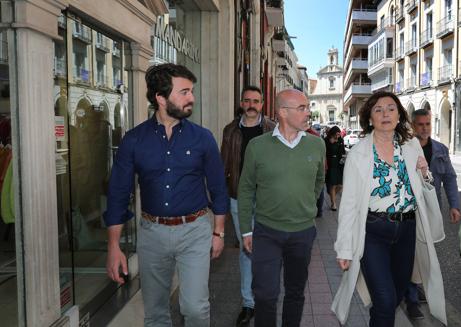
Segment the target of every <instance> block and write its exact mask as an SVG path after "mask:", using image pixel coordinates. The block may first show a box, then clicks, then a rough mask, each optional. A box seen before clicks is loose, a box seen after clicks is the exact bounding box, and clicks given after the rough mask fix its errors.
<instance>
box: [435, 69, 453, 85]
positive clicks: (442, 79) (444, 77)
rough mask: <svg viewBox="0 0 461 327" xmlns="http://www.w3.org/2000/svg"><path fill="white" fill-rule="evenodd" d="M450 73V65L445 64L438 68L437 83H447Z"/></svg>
mask: <svg viewBox="0 0 461 327" xmlns="http://www.w3.org/2000/svg"><path fill="white" fill-rule="evenodd" d="M451 75H452V65H446V66H443V67H440V68H439V79H438V80H437V83H438V84H445V83H449V82H450V79H451Z"/></svg>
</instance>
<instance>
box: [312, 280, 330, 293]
mask: <svg viewBox="0 0 461 327" xmlns="http://www.w3.org/2000/svg"><path fill="white" fill-rule="evenodd" d="M308 286H309V293H310V294H311V296H312V294H313V293H327V292H331V289H330V285H329V284H328V283H311V282H309V285H308Z"/></svg>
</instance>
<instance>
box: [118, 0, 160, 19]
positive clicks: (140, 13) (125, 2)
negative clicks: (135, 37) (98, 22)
mask: <svg viewBox="0 0 461 327" xmlns="http://www.w3.org/2000/svg"><path fill="white" fill-rule="evenodd" d="M117 2H118V3H120V4H121V5H122V6H124V7H125V8H126V9H128V10H129V11H131V12H132V13H133V14H134V15H136V16H137V17H139V18H140V19H141V20H142V21H144V22H145V23H146V24H148V25H153V24H154V23H155V21H156V18H155V17H156V16H159V15H162V14H157V13H156V12H155V11H154V8H150V7H149V6H150V5H151V4H152V2H153V1H146V5H147V6H148V7H149V8H148V9H149V10H150V11H147V10H146V7H144V6H143V5H142V4H141V3H140V2H138V1H137V0H117ZM161 2H163V1H161ZM148 3H149V4H148ZM157 7H158V6H156V7H155V10H157V9H158V8H157ZM167 12H168V10H167Z"/></svg>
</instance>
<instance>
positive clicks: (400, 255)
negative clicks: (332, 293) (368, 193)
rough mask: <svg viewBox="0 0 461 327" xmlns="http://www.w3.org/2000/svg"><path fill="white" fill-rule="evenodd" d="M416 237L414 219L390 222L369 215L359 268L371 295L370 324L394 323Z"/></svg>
mask: <svg viewBox="0 0 461 327" xmlns="http://www.w3.org/2000/svg"><path fill="white" fill-rule="evenodd" d="M415 237H416V222H415V220H414V219H413V220H405V221H403V222H393V221H389V220H388V219H386V218H378V217H375V216H373V214H372V213H369V214H368V219H367V224H366V236H365V250H364V253H363V257H362V259H361V261H360V267H361V270H362V273H363V277H364V278H365V281H366V283H367V287H368V290H369V292H370V296H371V302H372V307H371V309H370V325H369V326H370V327H393V326H394V321H395V309H396V307H397V305H399V303H400V301H401V300H402V297H403V294H404V293H405V291H406V289H407V287H408V283H409V282H410V279H411V273H412V271H413V261H414V257H415Z"/></svg>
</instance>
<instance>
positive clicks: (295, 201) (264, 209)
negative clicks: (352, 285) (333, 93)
mask: <svg viewBox="0 0 461 327" xmlns="http://www.w3.org/2000/svg"><path fill="white" fill-rule="evenodd" d="M275 109H276V113H277V115H278V119H279V124H277V126H276V127H275V129H274V131H273V133H266V134H263V135H261V136H259V137H256V138H254V139H252V140H251V141H250V143H249V144H248V147H247V149H246V152H245V161H244V164H243V170H242V174H241V177H240V181H239V187H238V214H239V219H240V231H241V233H242V236H243V243H244V246H245V249H246V250H247V251H248V252H250V253H252V270H253V283H252V287H253V293H254V297H255V327H263V326H264V327H275V326H276V321H277V298H278V295H279V292H280V269H281V267H282V263H283V267H284V285H285V297H284V300H283V313H282V326H286V327H288V326H289V327H292V326H293V327H295V326H299V324H300V322H301V317H302V312H303V305H304V288H305V286H306V281H307V275H308V265H309V261H310V255H311V249H312V244H313V242H314V239H315V236H316V229H315V223H314V217H315V215H316V213H317V207H316V201H317V198H318V196H319V194H320V191H321V189H322V186H323V184H324V182H325V171H324V158H325V144H324V142H323V141H322V140H321V139H320V138H318V137H315V136H312V135H310V134H307V133H305V132H304V131H305V130H306V129H307V128H308V127H309V126H308V122H309V118H310V110H309V104H308V101H307V98H306V96H305V95H304V94H303V93H302V92H300V91H298V90H294V89H289V90H284V91H281V92H280V93H279V94H278V95H277V98H276V103H275ZM255 199H256V200H255ZM254 201H256V208H255V209H254V210H255V221H254V228H252V226H251V222H252V217H253V205H254Z"/></svg>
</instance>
